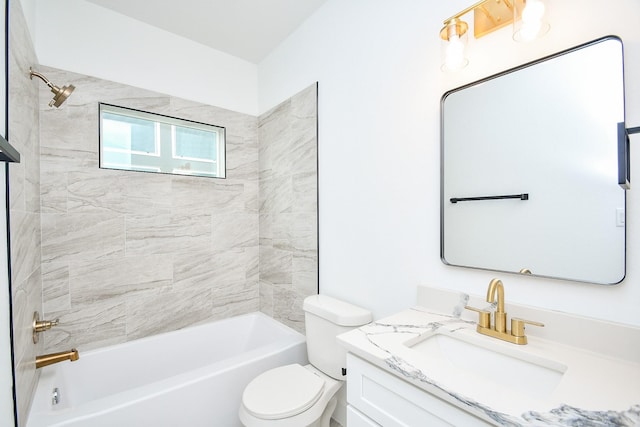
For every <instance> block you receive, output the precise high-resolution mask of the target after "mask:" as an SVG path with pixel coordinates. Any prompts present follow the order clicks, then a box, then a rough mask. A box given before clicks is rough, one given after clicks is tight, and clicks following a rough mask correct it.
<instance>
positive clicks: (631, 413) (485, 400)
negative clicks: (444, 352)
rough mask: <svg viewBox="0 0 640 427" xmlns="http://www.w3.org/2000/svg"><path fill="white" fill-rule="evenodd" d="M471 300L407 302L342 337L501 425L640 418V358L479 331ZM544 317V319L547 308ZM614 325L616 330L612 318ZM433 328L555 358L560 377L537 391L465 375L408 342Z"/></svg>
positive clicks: (630, 422) (618, 422)
mask: <svg viewBox="0 0 640 427" xmlns="http://www.w3.org/2000/svg"><path fill="white" fill-rule="evenodd" d="M468 299H469V298H468V296H466V298H462V303H461V304H457V305H455V306H454V307H452V308H451V312H450V313H449V314H445V313H442V312H438V311H433V310H432V309H431V308H425V307H414V308H410V309H407V310H405V311H402V312H400V313H397V314H395V315H392V316H389V317H387V318H384V319H380V320H378V321H375V322H372V323H370V324H369V325H365V326H363V327H360V328H358V329H356V330H353V331H350V332H347V333H345V334H342V335H340V336H339V337H338V340H339V342H340V343H341V344H342V345H343V346H344V347H345V348H346V349H347V350H348V351H349V352H351V353H353V354H355V355H356V356H359V357H361V358H363V359H365V360H367V361H368V362H370V363H372V364H374V365H376V366H378V367H380V368H382V369H384V370H386V371H388V372H390V373H392V374H394V375H397V376H398V377H400V378H403V379H404V380H406V381H408V382H410V383H412V384H413V385H415V386H417V387H419V388H421V389H423V390H425V391H427V392H429V393H431V394H433V395H435V396H438V397H440V398H442V399H444V400H446V401H448V402H450V403H452V404H454V405H456V406H458V407H460V408H462V409H464V410H466V411H468V412H471V413H473V414H475V415H476V416H478V417H480V418H482V419H484V420H486V421H489V422H492V423H494V424H496V425H501V426H534V425H535V426H540V425H553V426H577V425H581V426H588V425H603V426H604V425H611V426H638V425H640V360H634V357H630V358H620V357H614V356H612V355H610V354H605V353H601V352H596V351H593V350H592V349H584V348H580V347H575V346H570V345H566V344H564V343H560V342H558V341H553V340H549V339H546V338H540V337H537V336H532V335H531V334H530V333H529V329H527V334H528V336H529V343H528V344H527V345H523V346H520V345H514V344H510V343H507V342H504V341H501V340H497V339H495V338H490V337H487V336H484V335H481V334H478V333H477V332H476V329H475V327H476V322H475V321H473V320H469V316H468V315H467V313H466V310H462V308H461V307H464V303H466V302H467V301H468ZM440 311H443V310H440ZM463 312H464V313H465V315H464V316H461V315H462V313H463ZM540 316H542V317H543V318H544V314H543V313H541V314H540ZM465 317H466V318H465ZM536 320H539V318H538V319H536ZM585 322H587V324H586V325H585V327H588V326H589V325H588V321H586V320H585ZM610 328H613V329H611V330H612V331H613V332H615V325H610ZM436 333H437V334H444V335H448V336H451V337H455V338H456V339H462V340H463V341H466V342H474V343H478V344H479V345H481V346H483V347H484V348H489V349H494V350H495V351H497V352H501V353H502V354H509V355H513V356H515V357H522V358H523V359H529V360H532V358H533V359H536V358H539V359H540V360H545V361H551V362H552V363H554V364H555V365H556V366H557V367H558V369H559V370H561V371H563V375H562V379H561V380H560V382H559V383H558V384H557V386H554V387H553V389H552V391H550V392H549V393H540V392H530V390H528V388H527V387H524V386H521V387H516V388H512V387H508V386H506V387H505V386H504V385H502V384H500V383H499V382H495V381H492V377H491V376H493V375H500V374H501V373H500V372H478V375H477V376H476V375H468V372H467V373H465V374H464V375H462V373H461V372H460V371H459V370H457V369H456V367H455V366H453V365H452V364H449V363H447V361H446V360H444V359H443V360H440V361H437V360H434V359H430V358H429V357H427V356H426V355H425V354H423V353H421V352H418V351H415V350H414V349H412V348H411V346H412V345H414V344H415V343H416V342H419V341H421V340H422V339H423V338H424V337H426V336H430V335H432V334H436ZM632 356H633V355H632Z"/></svg>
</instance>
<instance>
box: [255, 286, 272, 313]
mask: <svg viewBox="0 0 640 427" xmlns="http://www.w3.org/2000/svg"><path fill="white" fill-rule="evenodd" d="M258 288H259V292H260V311H261V312H263V313H264V314H266V315H268V316H271V317H273V285H272V284H271V283H266V282H262V281H261V282H259V283H258Z"/></svg>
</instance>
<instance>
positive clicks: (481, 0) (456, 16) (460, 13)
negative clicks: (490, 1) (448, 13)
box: [442, 0, 487, 25]
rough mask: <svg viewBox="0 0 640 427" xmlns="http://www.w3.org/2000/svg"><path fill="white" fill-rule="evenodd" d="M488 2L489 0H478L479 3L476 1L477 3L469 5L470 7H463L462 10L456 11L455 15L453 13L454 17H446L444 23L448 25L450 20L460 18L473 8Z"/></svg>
mask: <svg viewBox="0 0 640 427" xmlns="http://www.w3.org/2000/svg"><path fill="white" fill-rule="evenodd" d="M486 2H487V0H480V1H479V2H477V3H475V4H472V5H471V6H469V7H468V8H466V9H463V10H461V11H460V12H458V13H456V14H455V15H453V16H452V17H450V18H448V19H445V20H444V21H443V22H442V23H443V24H444V25H447V23H448V22H449V21H452V20H454V19H457V18H460V17H461V16H462V15H466V14H467V13H469V12H471V11H472V10H473V9H475V8H477V7H479V6H482V4H483V3H486Z"/></svg>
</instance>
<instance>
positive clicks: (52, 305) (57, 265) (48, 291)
mask: <svg viewBox="0 0 640 427" xmlns="http://www.w3.org/2000/svg"><path fill="white" fill-rule="evenodd" d="M42 300H43V304H44V305H43V310H44V311H45V312H51V311H63V310H69V309H70V308H71V297H70V294H69V264H68V263H66V262H43V263H42Z"/></svg>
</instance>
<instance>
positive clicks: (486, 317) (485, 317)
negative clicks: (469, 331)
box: [464, 305, 491, 328]
mask: <svg viewBox="0 0 640 427" xmlns="http://www.w3.org/2000/svg"><path fill="white" fill-rule="evenodd" d="M464 308H466V309H467V310H471V311H475V312H476V313H478V315H479V316H478V326H480V327H482V328H489V327H491V326H490V325H491V312H490V311H487V310H482V309H481V308H476V307H471V306H470V305H465V306H464Z"/></svg>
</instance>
